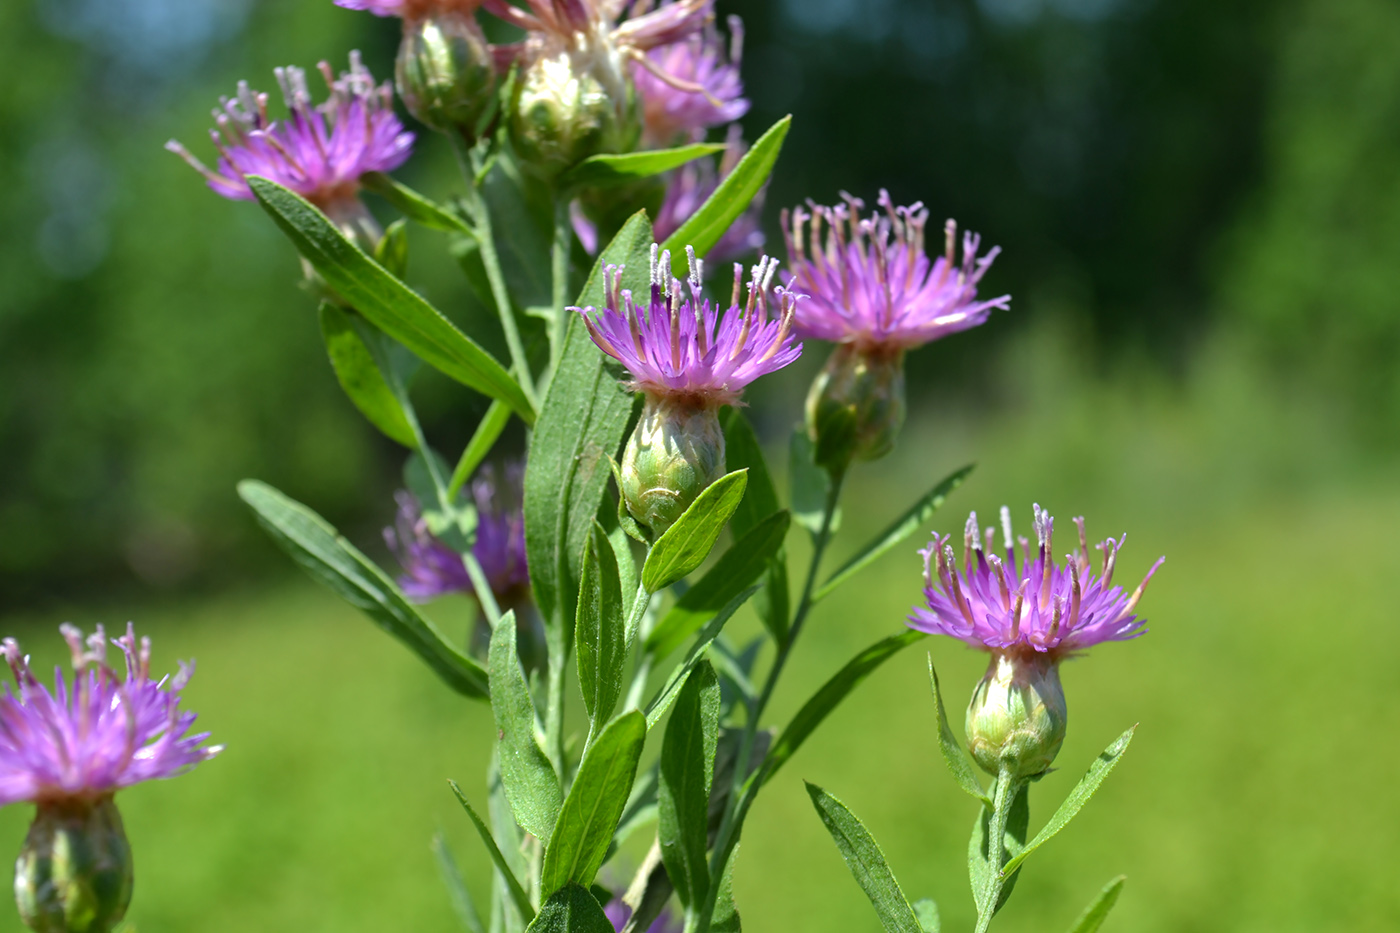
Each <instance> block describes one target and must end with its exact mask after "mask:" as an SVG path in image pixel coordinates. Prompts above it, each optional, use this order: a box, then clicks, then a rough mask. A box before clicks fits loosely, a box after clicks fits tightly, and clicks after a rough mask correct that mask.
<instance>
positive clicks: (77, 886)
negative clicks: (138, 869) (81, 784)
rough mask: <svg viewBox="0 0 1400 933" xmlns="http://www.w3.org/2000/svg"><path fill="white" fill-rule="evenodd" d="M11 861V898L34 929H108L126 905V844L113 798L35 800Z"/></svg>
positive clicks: (81, 932) (51, 932)
mask: <svg viewBox="0 0 1400 933" xmlns="http://www.w3.org/2000/svg"><path fill="white" fill-rule="evenodd" d="M38 807H39V809H38V813H37V814H36V815H35V817H34V824H33V825H32V826H30V827H29V835H28V836H27V837H25V840H24V848H23V850H21V852H20V855H19V859H18V860H17V861H16V862H15V901H16V902H17V903H18V905H19V914H20V917H21V918H22V919H23V920H24V922H25V924H27V925H28V926H29V928H30V929H31V930H35V931H37V933H108V931H110V930H112V929H113V928H114V927H115V926H116V925H117V924H118V923H120V922H121V919H122V917H123V916H125V915H126V909H127V907H128V906H129V905H130V904H131V889H132V880H133V879H132V870H131V846H130V845H129V844H128V843H127V841H126V833H125V831H124V830H123V829H122V818H121V814H120V813H118V812H117V806H116V804H115V803H113V802H112V798H111V797H110V796H109V797H103V798H101V799H99V800H97V801H89V800H64V801H49V802H40V803H39V805H38Z"/></svg>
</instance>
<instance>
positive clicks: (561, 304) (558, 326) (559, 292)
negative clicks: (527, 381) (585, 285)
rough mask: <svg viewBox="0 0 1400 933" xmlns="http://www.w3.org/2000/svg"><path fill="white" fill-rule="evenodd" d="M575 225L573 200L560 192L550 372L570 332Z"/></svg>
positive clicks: (554, 247)
mask: <svg viewBox="0 0 1400 933" xmlns="http://www.w3.org/2000/svg"><path fill="white" fill-rule="evenodd" d="M573 237H574V227H573V223H572V221H571V220H570V219H569V199H568V198H566V197H563V196H561V195H559V194H557V193H556V194H555V196H554V240H553V242H552V243H551V244H550V248H549V258H550V275H551V277H552V279H551V280H552V282H553V285H554V294H553V302H552V303H553V306H554V332H553V333H552V334H551V335H550V341H549V346H550V373H551V377H550V378H551V379H552V378H553V375H552V374H553V372H554V368H555V367H556V366H558V365H559V358H560V357H561V356H562V355H563V353H564V334H565V333H567V331H568V326H569V318H568V314H567V313H566V312H565V311H564V308H565V306H566V305H568V303H569V251H570V249H572V248H573V244H574V239H573Z"/></svg>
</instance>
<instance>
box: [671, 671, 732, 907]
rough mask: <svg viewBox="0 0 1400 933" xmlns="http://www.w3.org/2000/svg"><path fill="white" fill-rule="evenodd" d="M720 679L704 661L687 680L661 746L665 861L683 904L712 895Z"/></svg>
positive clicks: (693, 902)
mask: <svg viewBox="0 0 1400 933" xmlns="http://www.w3.org/2000/svg"><path fill="white" fill-rule="evenodd" d="M719 714H720V696H719V679H718V678H717V677H715V672H714V669H713V668H711V667H710V665H709V664H707V663H706V662H704V661H701V662H700V663H699V664H697V665H696V667H695V670H694V671H692V672H691V674H690V676H689V677H688V678H686V682H685V686H684V687H683V688H682V689H681V692H680V696H678V697H677V698H676V708H675V710H674V711H673V712H672V713H671V721H670V722H669V723H668V724H667V725H666V736H665V738H664V739H663V741H662V743H661V784H660V793H659V796H658V798H657V802H658V804H659V816H660V819H659V825H658V827H657V839H658V841H659V842H660V843H661V859H662V861H663V862H665V863H666V872H667V874H669V875H670V877H671V883H672V884H673V885H674V886H675V888H676V896H677V897H679V898H680V901H681V903H682V904H684V905H686V906H690V905H692V904H701V903H703V902H704V900H705V897H706V896H707V895H708V893H709V883H710V868H709V865H708V863H707V862H706V860H705V851H706V849H707V847H708V846H707V837H708V834H709V823H710V783H711V780H712V778H713V775H714V770H715V747H716V743H717V742H718V741H719Z"/></svg>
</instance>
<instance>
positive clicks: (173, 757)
mask: <svg viewBox="0 0 1400 933" xmlns="http://www.w3.org/2000/svg"><path fill="white" fill-rule="evenodd" d="M61 631H62V633H63V637H64V638H65V639H66V640H67V641H68V645H69V648H70V650H71V651H72V654H73V667H74V673H73V679H72V683H71V684H70V683H69V682H68V681H66V680H65V678H64V676H63V674H62V672H57V673H56V674H55V684H54V689H53V690H52V691H50V690H49V689H48V688H47V687H45V686H44V685H43V684H41V683H39V681H38V680H37V679H36V678H35V677H34V674H33V672H32V671H31V670H30V667H29V659H28V657H26V656H25V655H24V654H23V653H22V652H21V651H20V647H19V644H18V643H17V642H16V641H15V640H14V639H12V638H7V639H5V640H4V642H3V647H0V650H3V652H4V655H5V659H6V661H8V662H9V664H10V669H11V671H13V673H14V677H15V682H16V685H17V686H16V689H13V690H12V689H10V688H8V687H7V688H6V690H5V695H4V696H3V697H0V805H3V804H10V803H17V802H20V801H26V800H27V801H31V802H33V803H34V804H35V805H36V807H37V812H36V814H35V818H34V823H33V825H32V826H31V827H30V829H29V834H28V836H27V837H26V839H25V843H24V848H23V849H22V850H21V852H20V857H19V859H18V861H17V862H16V863H15V897H16V900H17V902H18V905H19V910H20V915H21V916H22V917H23V918H24V921H25V923H26V924H28V925H29V926H30V927H31V928H33V929H35V930H43V931H47V930H69V929H83V930H93V931H106V930H110V929H111V928H112V927H113V926H114V925H115V924H116V923H118V922H119V921H120V920H121V918H122V916H123V915H124V914H125V913H126V908H127V906H128V905H129V904H130V902H131V891H132V883H133V876H132V866H131V847H130V845H129V844H128V843H127V840H126V834H125V832H124V830H123V828H122V821H121V815H120V813H118V811H117V808H116V805H115V803H113V800H112V798H113V795H114V794H115V793H116V792H117V791H118V790H121V789H122V788H124V787H130V786H131V785H133V784H139V783H141V782H142V781H149V780H154V779H158V778H170V777H175V776H176V775H178V774H183V773H184V772H186V771H188V770H190V769H191V768H193V767H194V766H195V765H197V764H199V763H200V762H203V761H207V760H209V759H210V758H213V757H214V756H215V755H217V754H218V753H219V752H220V751H222V746H217V745H205V744H203V743H204V740H205V739H207V738H208V735H209V734H208V733H206V732H201V733H196V734H193V735H191V734H190V728H191V727H192V726H193V725H194V721H195V714H194V713H190V712H182V711H181V710H180V691H181V690H183V689H184V686H185V684H186V683H188V681H189V678H190V675H191V673H192V672H193V668H192V667H189V666H186V665H183V664H182V665H181V666H180V673H179V674H177V675H176V676H175V677H174V678H168V677H167V678H161V679H160V680H152V679H151V671H150V667H151V643H150V639H148V638H143V639H141V640H140V641H139V642H138V641H137V640H136V633H135V631H134V629H133V628H132V627H131V626H130V625H128V626H127V632H126V635H124V636H123V637H121V638H117V639H113V640H112V642H111V644H113V645H115V646H116V647H117V648H119V649H120V651H121V653H122V655H123V657H124V659H125V662H126V675H125V677H122V676H121V675H119V674H118V673H117V672H116V671H114V670H113V669H112V668H111V667H109V666H108V664H107V645H108V640H107V636H106V633H105V632H103V630H102V627H101V626H100V625H99V626H98V627H97V631H96V633H95V634H93V635H92V636H90V637H88V638H87V639H86V640H85V639H84V638H83V635H82V633H81V632H80V631H78V629H76V628H74V627H73V626H71V625H64V626H62V627H61ZM75 923H81V924H82V925H76V926H75V925H72V924H75Z"/></svg>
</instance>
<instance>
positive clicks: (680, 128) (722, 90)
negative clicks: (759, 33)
mask: <svg viewBox="0 0 1400 933" xmlns="http://www.w3.org/2000/svg"><path fill="white" fill-rule="evenodd" d="M729 36H730V41H729V48H728V54H726V50H725V42H724V38H723V37H722V36H721V35H720V34H719V31H718V30H716V29H715V28H714V27H713V25H711V26H708V27H706V28H705V29H703V30H701V31H699V32H696V33H693V34H691V35H690V36H687V37H686V38H685V39H682V40H681V41H679V42H673V43H671V44H670V45H663V46H660V47H659V48H655V49H652V51H651V52H649V53H647V55H646V57H645V58H640V59H638V60H637V61H636V63H635V64H634V65H633V66H632V81H633V83H634V84H635V86H636V88H637V94H638V96H639V97H641V100H642V124H643V127H644V129H645V132H646V137H647V140H648V141H649V142H650V143H652V144H654V145H657V146H667V145H670V144H671V143H673V142H674V141H675V140H676V139H677V138H683V139H688V140H690V141H698V140H700V139H703V138H704V136H705V131H706V130H708V129H709V128H710V127H712V126H721V125H723V124H725V123H732V122H734V121H735V120H737V119H739V118H740V117H742V116H743V115H744V114H746V113H748V112H749V101H748V99H747V98H746V97H744V82H743V80H742V79H741V78H740V77H739V60H740V58H742V56H743V47H744V25H743V22H742V21H741V20H740V19H739V17H737V16H731V17H729Z"/></svg>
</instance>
